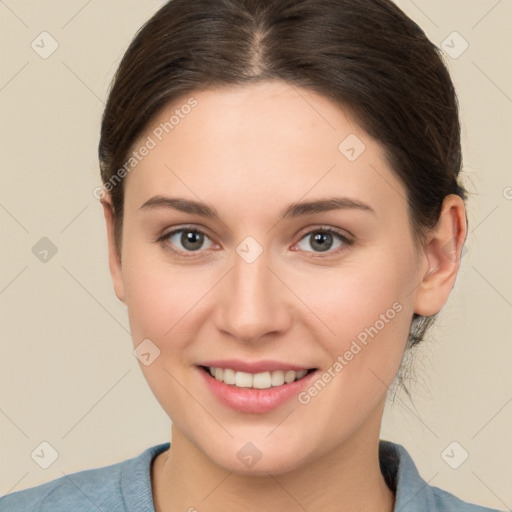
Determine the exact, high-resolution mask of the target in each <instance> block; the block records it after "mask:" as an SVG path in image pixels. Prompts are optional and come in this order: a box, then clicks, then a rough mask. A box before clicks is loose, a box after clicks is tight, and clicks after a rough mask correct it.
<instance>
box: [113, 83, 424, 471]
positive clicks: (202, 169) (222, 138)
mask: <svg viewBox="0 0 512 512" xmlns="http://www.w3.org/2000/svg"><path fill="white" fill-rule="evenodd" d="M191 98H193V99H191ZM172 116H174V117H172ZM165 123H167V125H166V124H165ZM166 132H168V133H166ZM143 146H145V147H146V149H145V150H144V149H142V147H143ZM134 149H135V150H137V151H138V153H137V154H138V157H137V159H138V160H140V161H139V162H138V164H137V165H136V167H135V168H134V169H133V170H131V171H130V172H129V173H128V175H127V178H126V182H125V187H126V188H125V206H124V221H123V242H122V264H121V266H120V267H119V268H118V269H117V271H116V270H115V269H114V271H113V278H114V286H115V290H116V293H117V295H118V297H119V298H120V299H121V300H123V301H124V302H125V303H126V305H127V307H128V313H129V319H130V326H131V330H132V336H133V342H134V346H135V347H138V348H137V353H138V355H139V359H140V361H141V363H140V364H141V368H142V371H143V373H144V376H145V377H146V379H147V381H148V383H149V385H150V387H151V389H152V391H153V393H154V394H155V396H156V398H157V399H158V401H159V402H160V404H161V405H162V407H163V408H164V410H165V411H166V412H167V414H168V415H169V417H170V418H171V419H172V421H173V425H174V428H175V429H178V430H179V431H180V433H182V434H183V435H184V436H186V438H187V439H188V440H189V441H190V443H191V444H192V445H193V446H194V447H195V448H197V449H198V450H199V451H200V452H202V453H204V454H206V456H207V457H209V458H210V459H211V460H213V461H214V462H215V463H217V464H219V465H221V466H223V467H225V468H227V469H229V470H231V471H237V472H247V473H249V472H252V473H254V474H258V473H261V474H263V473H265V472H273V473H279V472H282V471H287V470H291V469H294V468H297V467H298V466H300V465H303V464H305V463H307V462H311V461H313V460H315V459H317V458H319V457H320V456H322V455H327V454H328V452H331V451H332V450H334V449H335V448H337V447H340V446H349V443H351V442H356V441H357V442H360V443H362V444H363V443H364V442H367V440H368V439H370V438H371V439H377V438H378V434H379V428H380V422H381V416H382V411H383V406H384V402H385V398H386V392H387V391H388V386H390V384H391V383H392V381H393V379H394V377H395V374H396V372H397V370H398V368H399V366H400V362H401V360H402V356H403V353H404V349H405V345H406V341H407V336H408V332H409V328H410V323H411V318H412V315H413V312H414V310H415V301H416V300H418V298H417V293H416V288H417V286H418V284H419V283H420V282H421V280H422V278H423V276H424V274H425V273H426V271H427V270H428V266H427V265H428V262H427V260H426V258H425V255H424V254H423V252H421V251H416V250H415V247H414V245H413V239H412V233H411V228H410V223H409V214H408V209H407V203H406V191H405V189H404V187H403V186H402V184H401V183H400V182H399V181H398V179H397V178H396V177H395V175H394V173H393V172H392V170H391V169H390V167H389V165H388V163H387V162H386V160H385V158H384V154H383V151H382V148H381V146H380V145H379V144H378V143H377V142H376V141H375V140H374V139H372V138H371V137H369V136H368V135H367V134H366V133H365V132H364V131H363V130H362V129H361V128H360V127H359V126H358V125H357V124H355V123H354V122H353V121H351V120H350V119H349V118H347V117H346V115H345V114H344V112H343V111H342V110H341V109H340V108H338V107H337V106H336V105H335V104H333V103H331V102H330V101H329V100H327V99H326V98H324V97H323V96H319V95H317V94H315V93H312V92H308V91H307V90H305V89H300V88H295V87H291V86H290V85H288V84H286V83H283V82H278V81H271V82H264V83H259V84H251V85H248V86H245V87H236V88H219V89H209V90H205V91H200V92H196V93H193V94H190V95H187V96H185V97H183V98H182V99H180V101H177V102H174V103H173V104H172V105H170V106H169V107H168V108H166V109H165V110H163V111H162V112H161V113H160V114H159V116H158V118H157V119H156V120H155V121H154V122H153V123H152V124H151V126H150V127H149V128H148V129H147V131H146V132H145V133H144V135H143V136H142V137H140V139H139V140H138V142H137V144H136V145H135V146H134ZM178 198H179V199H180V201H181V202H180V203H179V205H181V207H184V206H187V208H183V209H181V208H178V207H172V204H173V203H172V201H176V200H177V199H178ZM326 200H331V201H332V203H330V204H327V206H329V208H328V209H327V208H324V207H322V205H319V206H318V207H317V208H313V207H310V206H303V207H300V206H299V205H300V204H303V203H306V204H310V203H314V202H317V201H326ZM335 200H338V203H335ZM193 203H194V204H196V203H197V206H194V208H191V207H190V205H192V204H193ZM174 204H175V205H178V203H174ZM179 205H178V206H179ZM358 205H359V206H358ZM324 206H326V205H325V204H324ZM184 210H189V211H184ZM212 211H213V212H215V213H216V214H217V216H218V217H217V216H213V215H206V214H205V213H206V212H212ZM285 212H288V213H287V214H285ZM178 230H181V231H178ZM322 230H324V231H322ZM325 230H332V232H330V233H329V232H325ZM141 343H142V345H140V346H139V344H141ZM158 351H159V353H158ZM259 363H261V364H259ZM251 364H253V365H252V366H251ZM258 364H259V365H258ZM244 365H245V366H244ZM202 366H215V367H220V368H222V369H226V368H227V369H228V371H227V372H219V371H217V373H218V376H219V378H221V375H220V374H221V373H222V379H226V380H227V382H228V383H225V382H221V381H220V380H217V379H215V378H214V377H212V376H211V375H210V374H209V373H207V371H205V369H203V368H202ZM293 368H295V369H296V370H299V369H303V370H311V369H316V370H315V371H314V372H312V373H311V372H310V373H308V374H306V375H305V376H304V377H302V378H301V379H299V380H298V381H297V382H295V383H294V384H292V383H284V384H281V382H282V379H283V377H286V376H287V377H286V378H287V379H293V378H297V377H300V376H301V375H302V374H303V373H304V372H302V373H299V374H297V373H295V374H293V373H288V372H290V370H291V369H293ZM230 370H244V371H243V372H242V373H240V372H238V373H234V372H233V371H230ZM280 370H283V372H280ZM267 371H268V372H269V374H267V373H266V372H267ZM247 373H249V374H260V373H261V374H263V375H261V376H258V377H257V378H256V379H253V376H252V375H247ZM230 379H235V382H236V383H238V384H239V385H240V387H238V386H236V385H233V384H229V382H232V380H230ZM251 383H252V384H253V385H256V386H261V387H262V388H261V389H259V390H258V389H256V388H247V387H243V386H244V385H250V384H251ZM272 384H275V386H273V385H272ZM269 385H270V386H271V387H270V388H268V387H267V386H269Z"/></svg>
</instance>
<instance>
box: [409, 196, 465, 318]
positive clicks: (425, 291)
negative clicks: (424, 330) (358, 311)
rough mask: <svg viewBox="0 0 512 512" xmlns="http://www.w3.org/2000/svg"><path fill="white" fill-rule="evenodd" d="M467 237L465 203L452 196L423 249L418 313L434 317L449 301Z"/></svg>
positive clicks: (445, 204) (416, 309) (416, 298)
mask: <svg viewBox="0 0 512 512" xmlns="http://www.w3.org/2000/svg"><path fill="white" fill-rule="evenodd" d="M466 234H467V224H466V214H465V207H464V201H463V200H462V199H461V198H460V197H459V196H457V195H455V194H450V195H448V196H446V197H445V199H444V201H443V206H442V208H441V214H440V217H439V221H438V223H437V226H436V227H435V228H434V229H433V230H432V231H431V233H430V235H429V238H428V242H427V244H426V245H425V248H424V253H425V265H424V267H423V268H422V272H423V274H424V275H423V277H422V282H421V283H420V285H419V286H418V287H417V288H416V290H415V292H416V293H415V301H414V312H415V313H417V314H419V315H422V316H431V315H434V314H436V313H439V311H440V310H441V308H442V307H443V306H444V305H445V303H446V302H447V300H448V297H449V295H450V292H451V290H452V289H453V287H454V285H455V280H456V278H457V274H458V271H459V267H460V258H461V254H462V248H463V246H464V242H465V240H466ZM425 267H426V271H425Z"/></svg>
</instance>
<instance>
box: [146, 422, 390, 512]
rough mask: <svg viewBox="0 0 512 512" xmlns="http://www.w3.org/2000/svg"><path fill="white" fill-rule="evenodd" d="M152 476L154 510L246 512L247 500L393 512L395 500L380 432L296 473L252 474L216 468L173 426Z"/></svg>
mask: <svg viewBox="0 0 512 512" xmlns="http://www.w3.org/2000/svg"><path fill="white" fill-rule="evenodd" d="M379 427H380V425H379ZM363 434H364V435H363ZM151 479H152V484H153V499H154V503H155V510H156V512H177V511H191V512H194V510H197V511H201V512H203V511H204V512H206V511H207V512H220V511H225V510H231V511H245V510H247V504H248V503H251V505H252V508H255V507H257V506H260V507H261V508H262V509H265V510H266V511H268V512H274V511H276V512H277V511H282V510H289V511H300V512H304V510H307V511H308V512H314V511H320V510H321V511H322V512H331V511H332V512H334V511H336V512H352V511H355V510H365V511H366V512H374V511H375V512H377V511H378V512H392V511H393V507H394V499H395V496H394V494H393V492H392V491H391V490H390V489H389V488H388V487H387V485H386V482H385V480H384V477H383V476H382V473H381V471H380V465H379V436H378V431H377V435H373V437H372V441H371V442H369V437H368V432H366V433H365V432H358V433H356V434H355V435H354V436H353V437H352V438H351V439H350V440H347V441H346V442H344V443H343V444H342V445H340V446H338V447H336V448H335V449H333V450H331V451H330V452H328V453H326V454H324V455H323V456H321V457H319V458H318V459H316V460H314V461H313V462H311V463H309V464H306V465H303V466H302V467H299V468H297V469H295V470H293V471H289V472H287V473H280V474H275V475H272V474H270V473H269V474H268V475H265V476H252V475H243V474H238V473H234V472H232V471H229V470H226V469H224V468H223V467H220V466H218V465H217V464H215V463H214V462H213V461H212V460H211V459H209V458H208V457H206V456H205V455H204V454H203V453H202V452H201V451H200V450H199V449H198V448H197V447H196V446H195V445H194V444H192V443H191V442H190V440H189V439H188V438H187V437H186V436H184V435H183V433H182V432H180V431H179V430H178V429H176V428H175V427H174V425H173V427H172V442H171V448H170V449H169V450H168V451H166V452H164V453H162V454H160V455H159V456H158V457H157V458H156V459H155V461H154V463H153V467H152V478H151Z"/></svg>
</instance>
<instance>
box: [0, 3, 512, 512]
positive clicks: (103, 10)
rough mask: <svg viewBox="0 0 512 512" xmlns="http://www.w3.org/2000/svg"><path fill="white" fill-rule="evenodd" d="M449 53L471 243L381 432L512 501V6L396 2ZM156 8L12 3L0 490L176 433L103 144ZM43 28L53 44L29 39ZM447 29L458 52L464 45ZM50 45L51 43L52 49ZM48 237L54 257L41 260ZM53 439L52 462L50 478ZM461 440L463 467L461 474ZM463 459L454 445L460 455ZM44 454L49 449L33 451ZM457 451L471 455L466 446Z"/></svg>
mask: <svg viewBox="0 0 512 512" xmlns="http://www.w3.org/2000/svg"><path fill="white" fill-rule="evenodd" d="M398 4H399V5H400V7H402V8H403V9H404V10H405V12H406V13H407V14H408V15H409V16H411V17H412V18H413V19H414V20H415V21H416V22H418V23H419V24H420V26H422V27H423V28H424V30H425V31H426V32H427V34H428V35H429V37H430V38H431V39H432V40H433V41H434V42H435V43H436V44H438V45H441V44H442V42H443V41H444V40H445V39H446V38H447V37H448V36H449V35H450V34H451V33H452V32H453V31H457V32H458V33H459V34H460V35H461V36H462V37H463V38H464V40H466V41H467V42H468V44H469V47H468V48H467V50H466V51H465V52H464V53H462V54H461V55H460V56H458V58H452V57H450V56H449V55H446V61H447V63H448V65H449V67H450V70H451V72H452V76H453V79H454V81H455V84H456V87H457V89H458V94H459V99H460V104H461V112H462V121H463V137H464V154H465V175H466V184H467V186H468V187H469V189H470V191H472V192H473V196H472V198H471V200H470V201H469V204H468V207H469V221H470V233H469V237H468V241H467V246H468V252H467V253H466V254H465V256H464V258H463V265H462V269H461V272H460V275H459V278H458V281H457V284H456V286H455V289H454V291H453V293H452V296H451V297H450V301H449V303H448V305H447V306H446V308H445V309H444V311H443V313H442V314H441V316H440V318H439V322H438V325H437V327H436V328H435V330H434V331H433V332H432V334H431V336H430V341H429V342H428V343H426V344H425V345H424V347H423V349H421V350H420V351H419V352H418V353H417V359H416V365H415V367H416V374H417V378H416V383H414V382H412V383H411V384H410V388H411V391H412V394H413V399H414V402H413V403H411V402H410V401H408V400H407V399H406V397H405V396H404V394H403V393H402V394H400V395H398V396H397V398H396V400H395V403H394V405H393V404H391V403H390V404H389V407H388V409H387V411H386V413H385V417H384V425H383V431H382V436H381V437H382V438H385V439H389V440H392V441H395V442H399V443H401V444H403V445H404V446H406V447H407V449H408V450H409V451H410V453H411V454H412V456H413V458H414V459H415V462H416V464H417V466H418V468H419V470H420V472H421V474H422V476H423V477H424V478H425V480H427V481H428V482H429V483H430V484H431V485H436V486H439V487H442V488H445V489H447V490H449V491H450V492H453V493H454V494H456V495H458V496H459V497H461V498H463V499H465V500H468V501H473V502H476V503H479V504H482V505H487V506H492V507H496V508H499V509H503V510H504V509H507V510H510V509H511V507H512V485H511V483H512V470H511V463H510V461H511V460H512V442H511V432H512V428H511V426H512V377H511V371H510V368H511V362H512V343H511V335H510V326H511V320H512V267H511V264H510V262H511V261H512V259H511V253H512V242H511V233H512V229H511V228H512V222H511V216H512V188H511V187H512V173H511V170H510V156H511V155H510V151H507V149H509V148H510V146H511V142H512V137H511V136H512V130H511V122H510V117H511V115H512V99H511V98H512V74H511V70H510V49H511V47H512V38H511V31H510V23H511V20H512V1H511V0H500V1H497V0H464V1H446V0H443V1H432V0H428V1H427V0H416V1H415V2H413V1H412V0H400V1H399V2H398ZM160 5H162V2H161V1H160V2H159V1H150V0H138V1H127V0H123V1H121V0H119V1H114V0H89V1H87V0H66V1H35V0H34V1H23V0H5V1H3V2H0V17H1V29H0V34H1V35H0V37H1V40H0V48H1V55H2V63H1V67H0V108H1V113H0V114H1V120H2V123H1V127H0V149H1V160H0V162H1V169H2V184H1V189H0V223H1V234H2V251H1V261H0V304H1V319H2V328H1V331H0V332H1V336H2V341H1V343H2V345H1V348H2V350H1V357H0V460H1V461H2V463H1V464H0V494H5V493H8V492H11V491H16V490H21V489H24V488H27V487H31V486H34V485H37V484H41V483H43V482H47V481H49V480H52V479H54V478H57V477H60V476H63V475H65V474H69V473H72V472H75V471H78V470H82V469H89V468H93V467H99V466H103V465H107V464H112V463H114V462H118V461H121V460H125V459H127V458H131V457H134V456H136V455H138V454H139V453H140V452H141V451H142V450H144V449H145V448H147V447H149V446H151V445H154V444H157V443H160V442H165V441H168V440H169V434H170V420H169V419H168V418H167V416H166V414H165V413H164V412H163V410H162V409H161V408H160V406H159V405H158V403H157V402H156V399H155V398H154V397H153V395H152V393H151V392H150V390H149V388H148V386H147V384H146V382H145V380H144V379H143V377H142V373H141V371H140V369H139V366H138V362H137V360H136V359H135V357H134V356H133V353H132V350H133V347H132V342H131V338H130V334H129V328H128V320H127V314H126V311H125V308H124V306H123V305H122V304H121V303H120V302H119V301H118V300H117V299H116V297H115V295H114V292H113V290H112V286H111V281H110V275H109V272H108V265H107V251H106V237H105V229H104V225H103V218H102V213H101V209H100V205H99V203H98V201H97V200H96V199H95V198H94V197H93V195H92V191H93V189H94V188H95V187H96V186H98V185H99V184H100V179H99V173H98V165H97V155H96V150H97V144H98V137H99V127H100V117H101V113H102V108H103V103H104V100H105V97H106V91H107V87H108V84H109V82H110V79H111V77H112V75H113V73H114V71H115V68H116V65H117V64H118V62H119V60H120V58H121V56H122V54H123V52H124V50H125V49H126V48H127V45H128V44H129V42H130V40H131V38H132V36H133V35H134V34H135V32H136V30H137V29H138V28H139V27H140V25H141V24H142V23H143V22H144V21H145V20H146V19H148V18H149V17H150V15H151V14H152V13H153V12H154V11H155V10H156V9H157V8H158V7H159V6H160ZM43 31H47V32H49V33H50V34H51V36H52V37H53V38H54V39H55V40H56V41H57V42H58V48H57V50H56V51H55V52H54V53H53V54H52V55H51V56H49V57H48V58H47V59H43V58H41V57H40V56H39V55H38V54H37V53H36V52H35V51H34V50H33V49H32V48H31V42H32V41H33V40H36V42H37V41H38V40H40V39H37V38H38V36H39V34H40V33H41V32H43ZM457 37H458V36H455V39H454V36H450V37H449V38H448V39H447V42H448V44H450V45H451V46H452V47H453V48H452V49H451V50H450V51H451V52H452V53H453V52H455V51H460V50H461V49H462V48H463V46H462V44H463V41H462V40H461V39H457ZM46 48H49V46H46ZM42 237H47V238H48V239H50V240H51V242H52V243H53V244H54V245H55V246H56V248H57V253H56V254H55V255H54V256H53V257H51V258H50V256H51V253H50V254H49V256H48V261H47V262H42V261H40V259H39V258H38V257H36V255H35V254H34V253H33V251H32V248H33V246H34V245H35V244H36V243H37V242H38V241H39V240H40V239H41V238H42ZM43 441H46V442H48V443H50V445H52V446H53V447H54V448H55V450H56V451H57V452H58V458H57V459H56V460H55V462H54V463H53V464H52V465H51V466H50V467H49V468H48V469H42V468H41V467H39V465H38V464H36V462H34V460H33V459H32V458H31V453H32V452H34V450H36V449H39V450H40V448H38V447H39V446H40V443H41V442H43ZM453 441H456V442H457V443H459V444H460V445H461V447H463V449H464V450H466V451H467V452H468V453H469V458H468V459H467V460H466V461H465V462H464V463H463V464H462V465H461V466H460V467H459V468H458V469H452V468H451V467H450V466H449V465H448V464H447V463H446V462H445V460H444V459H443V458H442V456H441V454H442V452H443V450H444V449H445V448H446V447H447V446H448V445H449V444H450V443H452V442H453ZM458 450H460V448H458ZM36 451H37V450H36ZM454 453H455V456H456V457H459V456H460V455H459V453H460V452H457V451H455V452H454Z"/></svg>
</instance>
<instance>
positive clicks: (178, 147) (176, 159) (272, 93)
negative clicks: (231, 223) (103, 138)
mask: <svg viewBox="0 0 512 512" xmlns="http://www.w3.org/2000/svg"><path fill="white" fill-rule="evenodd" d="M143 146H147V147H150V149H149V150H146V151H144V154H145V156H143V157H141V158H140V160H139V161H138V162H137V164H136V166H135V167H134V169H133V171H131V172H130V173H129V175H128V176H127V183H126V184H125V186H126V192H125V194H126V198H125V199H126V202H129V201H132V200H136V201H137V202H138V203H140V204H142V203H141V201H142V200H143V199H144V200H147V199H148V198H149V197H151V196H152V195H156V194H160V195H162V194H180V195H181V196H186V197H190V198H193V199H196V200H197V199H198V198H200V199H201V200H203V201H205V202H208V203H210V204H215V205H216V208H217V209H218V210H219V211H221V210H222V209H223V208H224V209H225V211H226V212H227V211H228V210H229V209H230V208H231V207H235V208H238V209H240V208H241V207H244V211H246V212H249V211H251V208H253V210H252V211H253V213H254V212H258V211H259V212H260V214H263V212H268V213H269V214H270V213H271V212H274V211H277V210H279V211H281V209H282V205H283V204H285V203H286V204H288V203H290V202H293V201H297V200H299V199H301V198H309V197H311V198H313V197H320V196H322V197H324V196H326V195H344V196H351V197H355V198H357V199H359V200H361V201H365V202H369V203H373V205H375V208H376V209H379V208H382V207H383V206H385V204H386V202H388V201H392V202H394V203H393V204H395V205H396V204H402V205H403V206H404V207H405V191H404V189H403V186H402V184H401V183H400V182H399V181H398V179H397V178H396V176H395V175H394V173H393V172H392V170H391V168H390V167H389V165H388V163H387V160H386V158H385V156H384V152H383V148H382V147H381V146H380V144H379V143H378V142H377V141H376V140H374V139H373V138H371V137H370V136H369V135H367V134H366V132H364V131H363V130H362V128H361V127H360V126H358V124H357V123H356V122H355V120H354V119H352V118H351V117H350V115H349V114H348V113H347V112H346V110H344V109H343V108H341V107H340V106H339V105H336V104H335V103H333V102H331V101H330V100H329V99H327V98H325V97H324V96H321V95H319V94H317V93H315V92H312V91H309V90H306V89H303V88H298V87H296V86H292V85H290V84H287V83H285V82H280V81H270V82H260V83H256V84H250V85H245V86H237V87H222V88H214V89H207V90H201V91H193V92H191V93H189V94H186V95H184V96H182V97H181V98H179V99H177V100H174V101H173V102H172V103H170V104H168V105H167V106H166V107H165V108H163V109H162V110H161V111H160V112H159V114H158V115H157V116H156V117H155V118H154V119H153V120H152V122H151V123H150V125H149V126H148V127H147V129H146V130H145V132H144V133H143V134H142V136H141V137H139V139H138V141H137V142H136V144H134V146H133V150H134V151H137V149H140V148H142V147H143ZM141 153H142V152H141ZM194 196H195V197H194ZM142 202H143V201H142ZM140 204H139V206H140Z"/></svg>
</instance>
